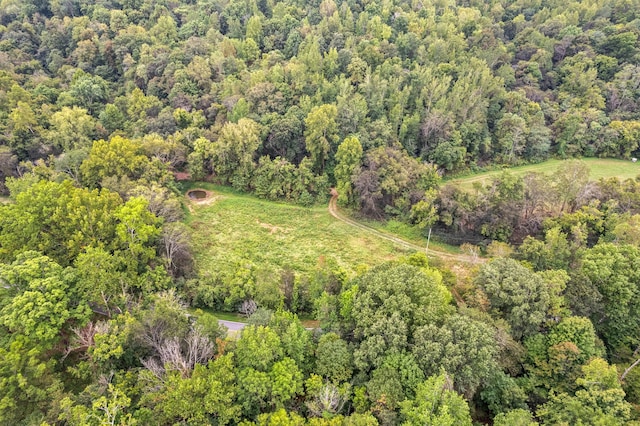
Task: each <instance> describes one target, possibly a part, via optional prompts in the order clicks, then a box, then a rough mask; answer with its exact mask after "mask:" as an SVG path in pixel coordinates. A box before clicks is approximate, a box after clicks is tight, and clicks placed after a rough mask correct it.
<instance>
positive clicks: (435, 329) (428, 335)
mask: <svg viewBox="0 0 640 426" xmlns="http://www.w3.org/2000/svg"><path fill="white" fill-rule="evenodd" d="M412 353H413V354H414V356H415V358H416V360H418V363H419V365H420V367H422V369H423V370H424V371H425V373H426V374H427V376H431V375H434V374H436V373H437V371H439V370H441V369H444V370H446V371H447V372H450V374H452V375H453V378H452V382H453V386H454V389H456V391H458V392H461V393H463V394H464V395H465V396H467V397H469V398H471V397H472V396H473V394H474V393H475V391H476V389H477V388H478V387H479V386H480V385H481V384H482V383H483V382H485V381H486V379H487V378H488V377H489V376H490V375H491V374H492V372H493V370H495V369H496V368H497V365H496V363H495V360H494V357H495V355H496V348H495V340H494V331H493V330H492V329H491V327H489V326H488V325H486V324H484V323H482V322H479V321H476V320H473V319H471V318H467V317H464V316H462V315H452V316H450V317H448V318H447V319H446V320H445V321H444V322H443V323H442V325H440V326H438V325H436V324H433V323H431V324H426V325H423V326H422V327H420V328H418V329H417V330H416V332H415V335H414V346H413V349H412Z"/></svg>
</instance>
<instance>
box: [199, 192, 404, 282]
mask: <svg viewBox="0 0 640 426" xmlns="http://www.w3.org/2000/svg"><path fill="white" fill-rule="evenodd" d="M196 187H197V188H203V189H207V190H209V191H212V192H213V198H211V199H209V200H206V201H204V202H200V203H195V202H190V203H189V210H190V213H189V214H188V216H187V220H186V222H187V224H188V225H189V227H190V228H191V230H192V234H193V236H192V241H193V246H194V253H195V261H196V265H197V268H198V270H199V272H200V273H201V274H206V273H207V272H214V271H218V270H234V269H235V266H236V265H238V264H239V263H246V262H251V263H252V264H254V265H255V266H256V267H257V268H258V269H260V270H262V271H263V272H266V273H273V274H278V272H279V271H281V270H283V269H290V270H293V271H296V272H298V273H302V274H309V273H312V272H313V271H315V270H317V268H318V266H323V265H324V264H327V263H328V262H335V263H336V264H337V265H339V266H341V267H343V268H344V269H346V270H347V271H354V270H355V268H357V266H358V265H363V264H364V265H375V264H379V263H381V262H383V261H385V260H390V259H394V258H396V257H398V256H400V255H404V254H407V253H408V251H407V250H406V249H404V248H402V247H399V246H397V245H395V244H394V243H392V242H390V241H386V240H383V239H381V238H378V237H376V236H375V235H371V234H369V233H368V232H366V231H362V230H359V229H357V228H353V227H351V226H349V225H348V224H346V223H343V222H340V221H338V220H336V219H334V218H333V217H332V216H331V215H330V214H329V212H328V210H327V206H326V205H322V206H318V207H313V208H304V207H299V206H294V205H290V204H284V203H274V202H269V201H264V200H260V199H258V198H256V197H253V196H250V195H246V194H239V193H236V192H234V191H232V190H231V189H229V188H226V187H220V186H216V185H211V184H206V183H198V184H192V185H191V188H196Z"/></svg>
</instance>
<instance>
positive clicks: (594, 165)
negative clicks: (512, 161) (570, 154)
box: [448, 158, 640, 189]
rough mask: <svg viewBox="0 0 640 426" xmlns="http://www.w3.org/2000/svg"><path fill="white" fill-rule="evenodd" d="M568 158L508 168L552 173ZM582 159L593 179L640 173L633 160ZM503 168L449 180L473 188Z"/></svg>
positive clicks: (462, 186)
mask: <svg viewBox="0 0 640 426" xmlns="http://www.w3.org/2000/svg"><path fill="white" fill-rule="evenodd" d="M563 161H567V160H548V161H545V162H542V163H539V164H528V165H526V166H517V167H511V168H508V169H507V170H509V171H510V172H511V173H513V174H515V175H524V174H526V173H529V172H539V173H545V174H551V173H553V172H555V171H556V170H557V168H558V166H560V165H561V164H562V162H563ZM582 161H584V162H585V163H587V165H588V166H589V167H590V168H591V173H590V175H589V177H590V179H591V180H598V179H600V178H609V177H618V178H621V179H627V178H635V177H636V176H637V175H638V174H640V162H638V163H634V162H632V161H631V160H616V159H611V158H583V159H582ZM500 173H502V170H492V171H488V172H482V173H476V174H472V175H468V176H462V177H457V178H455V179H451V180H449V181H448V182H451V183H454V184H456V185H459V186H460V188H463V189H472V188H473V184H474V183H475V182H479V183H487V182H488V181H489V180H490V179H491V178H493V177H496V176H499V175H500Z"/></svg>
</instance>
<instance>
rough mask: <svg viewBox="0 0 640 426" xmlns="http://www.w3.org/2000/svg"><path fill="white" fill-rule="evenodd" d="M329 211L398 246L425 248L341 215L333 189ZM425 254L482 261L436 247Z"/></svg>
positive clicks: (448, 258) (420, 249)
mask: <svg viewBox="0 0 640 426" xmlns="http://www.w3.org/2000/svg"><path fill="white" fill-rule="evenodd" d="M329 213H330V214H331V216H333V217H335V218H336V219H338V220H339V221H341V222H344V223H346V224H347V225H350V226H353V227H356V228H359V229H362V230H363V231H367V232H369V233H370V234H374V235H375V236H377V237H379V238H382V239H384V240H388V241H391V242H394V243H396V244H398V245H399V246H402V247H406V248H408V249H412V250H416V251H424V250H425V247H423V246H419V245H417V244H413V243H410V242H409V241H405V240H403V239H401V238H398V237H395V236H393V235H389V234H387V233H384V232H381V231H378V230H377V229H374V228H372V227H370V226H367V225H364V224H362V223H360V222H356V221H355V220H353V219H351V218H349V217H346V216H344V215H342V214H341V213H340V212H339V211H338V193H337V192H336V191H335V190H332V191H331V200H329ZM427 256H430V257H438V258H441V259H446V260H453V261H458V262H464V263H478V262H482V261H483V260H482V259H480V258H473V257H471V256H467V255H464V254H452V253H447V252H445V251H441V250H437V249H433V248H430V249H429V252H428V253H427Z"/></svg>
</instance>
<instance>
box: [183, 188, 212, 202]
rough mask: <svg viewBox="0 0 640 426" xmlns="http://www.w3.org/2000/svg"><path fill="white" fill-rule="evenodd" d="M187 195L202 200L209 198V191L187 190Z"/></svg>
mask: <svg viewBox="0 0 640 426" xmlns="http://www.w3.org/2000/svg"><path fill="white" fill-rule="evenodd" d="M187 196H188V197H189V198H191V199H192V200H202V199H204V198H207V191H202V190H200V189H194V190H193V191H189V192H187Z"/></svg>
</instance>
